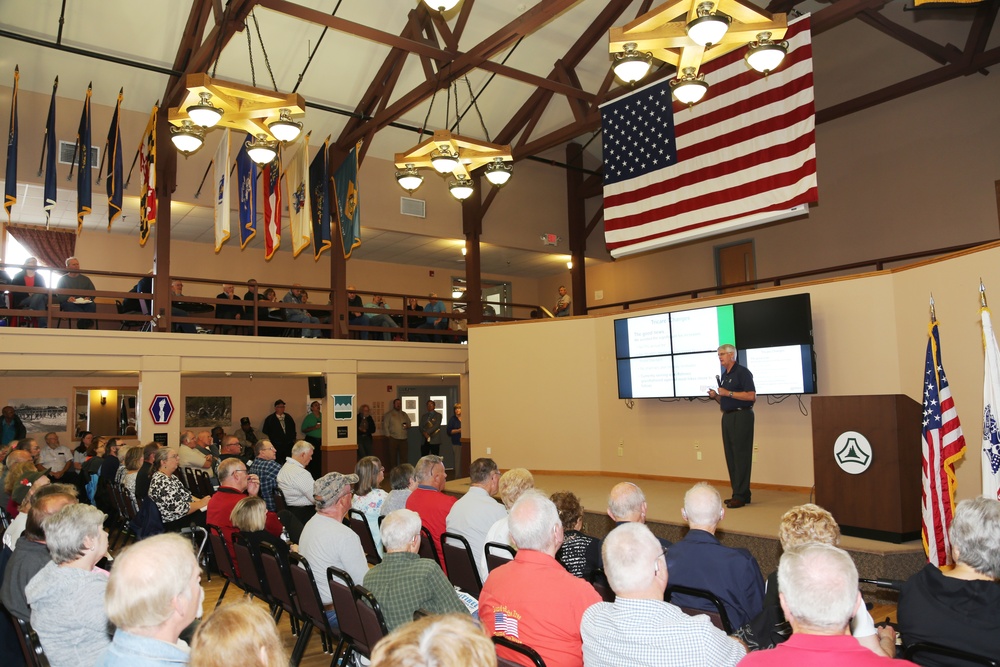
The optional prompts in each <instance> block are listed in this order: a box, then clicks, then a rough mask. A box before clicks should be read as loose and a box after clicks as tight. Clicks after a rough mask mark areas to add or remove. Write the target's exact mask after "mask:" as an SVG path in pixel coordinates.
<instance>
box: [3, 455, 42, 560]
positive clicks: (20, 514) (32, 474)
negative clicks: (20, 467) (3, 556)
mask: <svg viewBox="0 0 1000 667" xmlns="http://www.w3.org/2000/svg"><path fill="white" fill-rule="evenodd" d="M48 484H49V478H48V476H46V475H45V474H44V473H40V472H38V471H37V470H26V471H25V472H24V473H23V474H21V475H20V481H18V482H17V483H16V484H15V485H14V488H13V490H12V491H11V496H10V498H11V502H13V503H14V504H15V506H16V507H17V516H15V517H14V518H13V519H12V520H11V522H10V525H9V526H7V530H5V531H4V533H3V546H5V547H7V548H8V549H10V550H11V551H13V550H14V549H15V548H16V543H17V538H19V537H21V533H22V532H24V527H25V525H27V523H28V511H29V510H30V509H31V502H32V500H33V498H34V496H35V495H36V494H37V493H38V491H39V490H41V489H44V488H45V487H46V486H47V485H48Z"/></svg>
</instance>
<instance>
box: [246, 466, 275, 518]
mask: <svg viewBox="0 0 1000 667" xmlns="http://www.w3.org/2000/svg"><path fill="white" fill-rule="evenodd" d="M279 470H281V466H280V465H279V464H278V462H277V461H268V460H266V459H254V460H253V461H251V462H250V463H249V464H248V465H247V472H248V473H250V474H251V475H257V477H258V478H259V479H260V497H261V498H263V499H264V504H265V505H267V509H269V510H271V511H272V512H277V511H278V510H277V509H276V508H275V505H274V490H275V489H276V488H278V471H279Z"/></svg>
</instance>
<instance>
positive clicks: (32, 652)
mask: <svg viewBox="0 0 1000 667" xmlns="http://www.w3.org/2000/svg"><path fill="white" fill-rule="evenodd" d="M0 609H3V613H4V616H6V617H7V619H8V620H9V621H10V622H11V623H12V624H13V626H14V632H15V633H16V634H17V641H18V644H20V645H21V654H22V655H23V656H24V662H25V664H26V665H27V666H28V667H49V660H48V658H46V657H45V651H43V650H42V643H41V642H40V641H39V640H38V635H37V634H35V631H34V630H32V629H31V623H29V622H28V621H23V620H21V619H20V618H17V617H16V616H14V614H12V613H10V611H8V609H7V608H6V607H3V606H0Z"/></svg>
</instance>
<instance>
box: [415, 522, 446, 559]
mask: <svg viewBox="0 0 1000 667" xmlns="http://www.w3.org/2000/svg"><path fill="white" fill-rule="evenodd" d="M417 553H419V554H420V557H421V558H429V559H431V560H432V561H434V562H435V563H437V564H438V565H440V564H441V559H440V558H438V552H437V549H436V548H435V547H434V540H432V539H431V531H429V530H427V529H426V528H424V527H423V526H421V527H420V550H419V551H418V552H417Z"/></svg>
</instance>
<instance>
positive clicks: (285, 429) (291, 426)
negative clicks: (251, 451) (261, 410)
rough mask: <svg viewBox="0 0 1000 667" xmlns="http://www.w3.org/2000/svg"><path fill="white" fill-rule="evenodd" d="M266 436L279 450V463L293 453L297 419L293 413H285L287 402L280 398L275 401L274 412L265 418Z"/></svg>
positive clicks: (264, 428) (264, 430)
mask: <svg viewBox="0 0 1000 667" xmlns="http://www.w3.org/2000/svg"><path fill="white" fill-rule="evenodd" d="M261 430H262V431H263V432H264V436H265V437H266V438H267V439H268V440H270V441H271V444H272V445H274V448H275V449H276V450H278V458H277V461H278V463H284V462H285V459H286V458H288V457H289V456H290V455H291V453H292V445H294V444H295V432H296V431H295V420H294V419H292V416H291V415H287V414H285V402H284V401H283V400H281V399H280V398H279V399H278V400H276V401H275V402H274V412H272V413H271V414H269V415H268V416H267V418H265V419H264V426H263V427H262V428H261Z"/></svg>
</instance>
